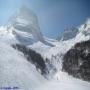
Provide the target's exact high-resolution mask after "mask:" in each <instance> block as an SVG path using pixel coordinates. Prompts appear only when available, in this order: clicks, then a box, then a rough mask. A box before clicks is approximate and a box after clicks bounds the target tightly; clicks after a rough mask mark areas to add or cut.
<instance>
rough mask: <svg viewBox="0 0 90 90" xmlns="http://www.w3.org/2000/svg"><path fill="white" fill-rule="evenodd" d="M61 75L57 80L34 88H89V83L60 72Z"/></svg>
mask: <svg viewBox="0 0 90 90" xmlns="http://www.w3.org/2000/svg"><path fill="white" fill-rule="evenodd" d="M60 73H61V74H62V75H63V76H61V78H60V77H59V78H57V79H59V80H51V81H48V82H46V83H45V84H43V85H42V86H41V87H38V88H36V89H35V90H90V83H88V82H86V81H82V80H79V79H75V78H73V77H70V76H68V75H67V74H65V73H63V72H60Z"/></svg>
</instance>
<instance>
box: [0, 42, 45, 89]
mask: <svg viewBox="0 0 90 90" xmlns="http://www.w3.org/2000/svg"><path fill="white" fill-rule="evenodd" d="M42 82H43V83H44V82H45V79H44V78H43V77H42V76H41V75H40V74H39V73H38V72H37V70H36V69H35V66H34V65H32V64H31V63H29V62H28V61H27V60H26V59H25V57H24V55H23V54H22V53H20V52H18V51H16V50H15V49H13V48H12V47H11V46H9V45H8V44H6V43H2V42H0V88H2V89H4V88H9V87H10V88H11V89H13V88H15V87H17V89H19V90H34V89H35V88H37V87H39V85H41V83H42Z"/></svg>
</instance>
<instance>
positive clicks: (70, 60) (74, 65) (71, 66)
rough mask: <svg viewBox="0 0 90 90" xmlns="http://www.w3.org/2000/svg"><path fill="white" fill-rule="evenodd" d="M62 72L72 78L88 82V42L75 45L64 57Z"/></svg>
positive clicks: (89, 70)
mask: <svg viewBox="0 0 90 90" xmlns="http://www.w3.org/2000/svg"><path fill="white" fill-rule="evenodd" d="M63 70H64V71H66V72H68V73H69V74H70V75H73V76H74V77H77V78H80V79H83V80H86V81H90V40H88V41H83V42H80V43H77V44H75V46H74V47H73V48H71V49H70V50H69V51H68V52H67V53H66V54H65V55H64V58H63Z"/></svg>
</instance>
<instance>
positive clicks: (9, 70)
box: [0, 8, 90, 90]
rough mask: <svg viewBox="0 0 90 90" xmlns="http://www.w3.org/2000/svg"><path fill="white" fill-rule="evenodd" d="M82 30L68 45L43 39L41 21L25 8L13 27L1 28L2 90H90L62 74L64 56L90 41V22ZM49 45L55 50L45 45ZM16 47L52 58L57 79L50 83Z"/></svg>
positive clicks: (86, 84) (0, 60) (80, 28)
mask: <svg viewBox="0 0 90 90" xmlns="http://www.w3.org/2000/svg"><path fill="white" fill-rule="evenodd" d="M23 9H24V10H23ZM26 13H27V14H26ZM29 26H30V27H29ZM78 29H79V32H78V34H77V35H76V36H75V37H74V38H73V39H69V40H66V41H60V42H58V41H56V40H53V39H48V38H43V36H42V34H41V32H40V28H39V26H38V21H37V17H36V16H35V15H34V14H33V13H31V11H29V10H28V9H27V8H21V9H20V11H19V12H17V14H16V15H15V16H14V17H12V23H11V26H9V27H8V26H5V27H0V88H1V87H8V86H9V87H18V89H19V90H90V83H89V82H86V81H82V80H80V79H76V78H73V77H71V76H69V75H68V74H67V73H65V72H62V71H61V69H62V58H63V55H64V54H65V53H66V52H67V51H68V50H69V49H70V48H71V47H72V46H73V45H75V43H77V42H81V41H85V40H89V39H90V19H88V21H87V22H86V23H85V24H83V25H81V26H79V27H78ZM34 38H35V39H34ZM36 39H38V40H36ZM44 40H45V41H44ZM47 42H49V44H52V45H54V47H51V46H49V45H48V44H45V43H47ZM15 43H20V44H24V45H26V46H28V47H29V48H32V49H34V50H35V51H37V52H39V53H40V54H41V55H42V56H43V57H44V58H49V59H50V62H51V63H52V64H53V65H54V66H55V67H56V69H57V72H56V73H55V74H54V75H53V78H51V79H50V80H46V79H45V78H44V77H43V76H42V75H41V74H40V73H39V72H38V71H37V70H36V68H35V66H34V65H33V64H31V63H30V62H28V61H27V60H26V58H25V57H24V55H23V54H22V53H21V52H19V51H17V50H15V49H13V48H12V47H11V44H15Z"/></svg>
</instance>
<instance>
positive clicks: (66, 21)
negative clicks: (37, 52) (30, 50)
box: [0, 0, 90, 38]
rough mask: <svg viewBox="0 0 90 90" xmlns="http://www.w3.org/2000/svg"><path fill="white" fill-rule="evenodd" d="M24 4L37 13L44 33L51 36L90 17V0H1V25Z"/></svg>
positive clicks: (60, 33)
mask: <svg viewBox="0 0 90 90" xmlns="http://www.w3.org/2000/svg"><path fill="white" fill-rule="evenodd" d="M22 5H26V6H28V7H29V8H30V9H32V10H33V11H34V12H35V13H36V14H37V16H38V20H39V25H40V28H41V30H42V33H43V34H44V35H45V36H47V37H50V38H56V37H57V36H58V35H62V33H63V31H64V29H66V28H68V27H73V26H78V25H80V24H82V23H83V22H84V21H85V20H86V19H87V18H89V17H90V0H0V25H6V24H7V22H8V19H9V17H10V16H11V15H12V14H13V13H15V11H16V10H18V8H20V7H21V6H22Z"/></svg>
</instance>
